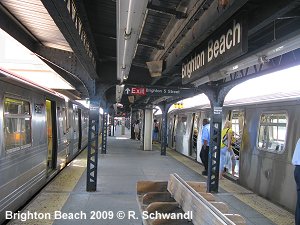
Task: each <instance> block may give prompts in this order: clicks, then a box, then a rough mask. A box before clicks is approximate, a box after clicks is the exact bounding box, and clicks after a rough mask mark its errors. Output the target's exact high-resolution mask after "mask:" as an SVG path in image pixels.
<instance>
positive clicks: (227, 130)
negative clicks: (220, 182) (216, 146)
mask: <svg viewBox="0 0 300 225" xmlns="http://www.w3.org/2000/svg"><path fill="white" fill-rule="evenodd" d="M231 127H232V123H231V122H230V121H229V120H227V121H226V122H225V124H224V128H223V130H222V132H221V137H222V139H221V144H220V148H221V149H220V168H219V172H220V174H219V179H222V178H223V172H224V166H225V162H226V153H227V152H229V154H230V158H231V161H232V173H233V174H232V175H234V168H235V164H236V161H235V155H234V152H233V150H232V146H231V144H232V137H233V131H232V129H231Z"/></svg>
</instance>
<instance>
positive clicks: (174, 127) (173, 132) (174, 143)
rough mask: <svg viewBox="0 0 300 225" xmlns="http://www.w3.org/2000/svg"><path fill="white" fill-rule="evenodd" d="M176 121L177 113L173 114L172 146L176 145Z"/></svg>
mask: <svg viewBox="0 0 300 225" xmlns="http://www.w3.org/2000/svg"><path fill="white" fill-rule="evenodd" d="M177 123H178V115H174V122H173V130H172V148H173V149H174V148H175V147H176V129H177Z"/></svg>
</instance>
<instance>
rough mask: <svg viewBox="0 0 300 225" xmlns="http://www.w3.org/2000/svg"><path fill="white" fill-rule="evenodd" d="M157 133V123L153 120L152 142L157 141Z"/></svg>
mask: <svg viewBox="0 0 300 225" xmlns="http://www.w3.org/2000/svg"><path fill="white" fill-rule="evenodd" d="M158 132H159V128H158V122H157V120H154V124H153V133H152V137H153V142H156V141H158Z"/></svg>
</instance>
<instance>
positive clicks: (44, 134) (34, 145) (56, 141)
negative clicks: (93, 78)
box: [0, 70, 88, 223]
mask: <svg viewBox="0 0 300 225" xmlns="http://www.w3.org/2000/svg"><path fill="white" fill-rule="evenodd" d="M18 79H19V78H18V77H16V76H14V75H12V74H10V73H8V72H6V71H4V70H0V140H1V142H0V148H1V151H0V223H2V222H4V220H5V212H6V211H16V210H18V209H19V208H20V207H21V206H22V205H24V204H25V203H26V201H28V200H29V199H30V198H31V197H32V196H33V195H34V194H35V193H37V191H38V190H39V189H40V188H42V187H43V186H44V185H45V184H46V183H47V182H48V181H49V180H50V179H51V178H53V177H54V176H55V175H56V174H57V173H58V172H59V171H60V170H61V169H62V168H64V167H65V166H66V165H67V164H68V162H70V161H71V160H72V159H73V158H74V157H75V156H76V155H77V154H78V153H79V152H80V150H82V149H83V148H84V147H85V146H86V145H87V140H88V110H87V109H86V108H85V107H83V106H82V105H80V104H78V103H75V102H72V101H70V100H69V101H67V100H65V98H63V97H62V96H61V95H59V94H57V93H56V92H53V91H51V90H47V89H44V88H41V87H38V86H36V85H32V84H31V83H30V82H25V83H24V82H22V81H20V79H19V80H18Z"/></svg>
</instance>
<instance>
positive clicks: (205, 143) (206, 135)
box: [200, 119, 210, 176]
mask: <svg viewBox="0 0 300 225" xmlns="http://www.w3.org/2000/svg"><path fill="white" fill-rule="evenodd" d="M202 125H203V128H202V135H201V140H202V148H201V151H200V158H201V161H202V163H203V165H204V171H203V172H202V175H204V176H207V171H208V153H209V141H210V125H209V120H208V119H203V121H202Z"/></svg>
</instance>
